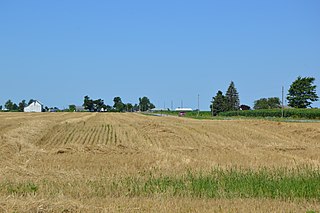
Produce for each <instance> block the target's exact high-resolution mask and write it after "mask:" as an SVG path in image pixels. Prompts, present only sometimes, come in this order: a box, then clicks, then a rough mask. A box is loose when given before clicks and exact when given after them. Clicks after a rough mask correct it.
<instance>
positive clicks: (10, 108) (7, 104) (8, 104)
mask: <svg viewBox="0 0 320 213" xmlns="http://www.w3.org/2000/svg"><path fill="white" fill-rule="evenodd" d="M13 105H14V103H13V102H12V101H11V100H10V99H9V100H8V101H7V102H6V103H5V104H4V107H5V108H6V109H7V110H9V111H12V110H13V108H14V106H13Z"/></svg>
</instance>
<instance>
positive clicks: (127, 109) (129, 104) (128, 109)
mask: <svg viewBox="0 0 320 213" xmlns="http://www.w3.org/2000/svg"><path fill="white" fill-rule="evenodd" d="M125 109H126V111H127V112H132V111H133V105H132V104H131V103H127V104H126V105H125Z"/></svg>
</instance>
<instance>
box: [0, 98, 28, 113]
mask: <svg viewBox="0 0 320 213" xmlns="http://www.w3.org/2000/svg"><path fill="white" fill-rule="evenodd" d="M32 102H34V100H33V99H30V100H29V102H28V103H27V102H26V100H22V101H21V102H19V103H18V104H16V103H14V102H12V101H11V100H10V99H9V100H8V101H7V102H6V103H5V104H4V109H5V110H7V111H12V112H23V109H24V108H25V107H26V106H28V105H29V104H31V103H32ZM2 109H3V107H2V106H0V110H2Z"/></svg>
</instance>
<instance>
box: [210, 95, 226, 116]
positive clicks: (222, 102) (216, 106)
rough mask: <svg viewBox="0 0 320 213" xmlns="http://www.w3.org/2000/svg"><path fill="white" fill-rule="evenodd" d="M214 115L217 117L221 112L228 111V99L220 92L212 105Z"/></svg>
mask: <svg viewBox="0 0 320 213" xmlns="http://www.w3.org/2000/svg"><path fill="white" fill-rule="evenodd" d="M210 108H211V111H212V115H214V116H216V115H218V114H219V113H220V112H225V111H227V110H228V105H227V99H226V97H225V96H224V95H223V93H222V92H221V91H220V90H219V91H218V92H217V94H216V96H215V97H213V101H212V104H211V105H210Z"/></svg>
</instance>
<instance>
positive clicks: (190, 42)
mask: <svg viewBox="0 0 320 213" xmlns="http://www.w3.org/2000/svg"><path fill="white" fill-rule="evenodd" d="M319 11H320V1H318V0H268V1H267V0H265V1H256V0H252V1H249V0H242V1H238V0H226V1H214V0H199V1H191V0H170V1H169V0H161V1H150V0H148V1H147V0H135V1H132V0H121V1H109V0H100V1H99V0H95V1H84V0H68V1H62V0H55V1H43V0H28V1H24V0H20V1H18V0H17V1H0V74H1V75H0V105H4V103H5V102H6V101H7V100H8V99H11V100H13V101H14V102H16V103H18V102H20V101H21V100H22V99H26V100H27V101H28V100H29V99H30V98H33V99H38V100H40V101H41V102H43V103H44V104H45V105H47V106H49V107H53V106H58V107H60V108H63V107H68V105H69V104H76V105H81V104H82V103H83V97H84V96H85V95H89V96H90V97H91V98H93V99H97V98H102V99H103V100H105V102H106V104H109V105H112V104H113V102H112V100H113V98H114V97H115V96H120V97H121V98H122V100H123V102H125V103H127V102H132V103H137V102H138V98H139V97H142V96H148V97H149V98H150V99H151V101H152V102H153V103H154V104H156V106H157V107H164V104H165V105H166V107H171V101H173V103H174V107H178V106H180V103H181V100H183V104H184V107H191V108H197V96H198V94H200V108H201V109H202V110H209V104H210V100H211V98H212V97H213V96H215V94H216V93H217V91H218V90H222V91H223V92H225V91H226V90H227V88H228V86H229V84H230V81H234V83H235V86H236V88H237V90H238V92H239V95H240V101H241V104H247V105H250V106H253V102H254V100H257V99H259V98H263V97H274V96H275V97H280V98H281V87H282V86H285V90H286V91H287V90H288V88H289V86H290V84H291V83H292V82H293V81H294V80H295V79H296V78H297V77H298V76H299V75H300V76H303V77H305V76H312V77H315V78H316V81H315V84H316V85H317V86H318V88H317V93H318V95H320V12H319ZM313 106H314V107H320V103H319V101H318V102H316V103H315V104H314V105H313Z"/></svg>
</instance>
